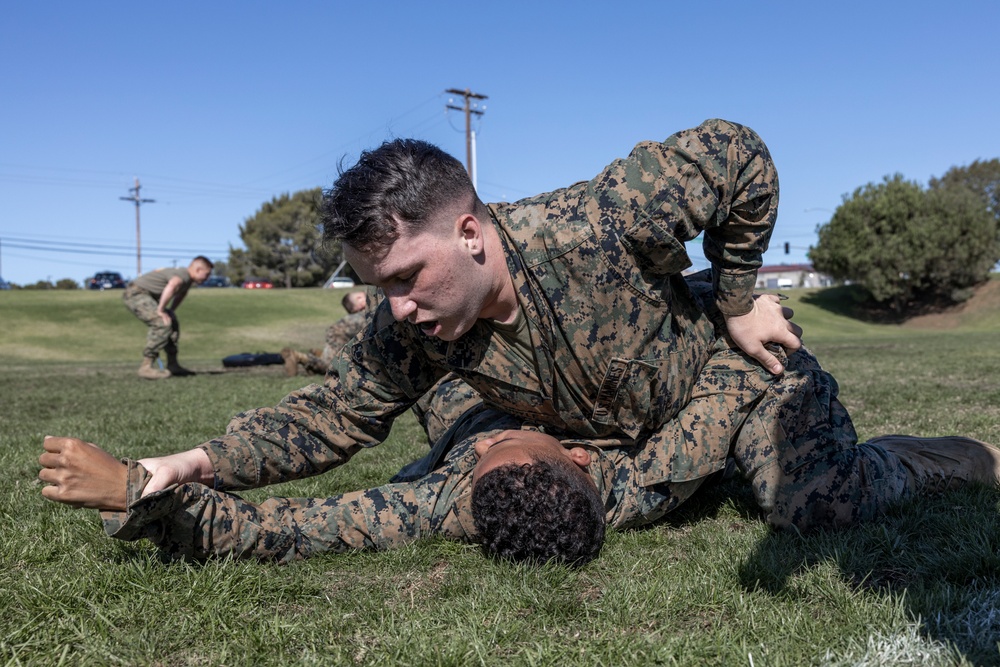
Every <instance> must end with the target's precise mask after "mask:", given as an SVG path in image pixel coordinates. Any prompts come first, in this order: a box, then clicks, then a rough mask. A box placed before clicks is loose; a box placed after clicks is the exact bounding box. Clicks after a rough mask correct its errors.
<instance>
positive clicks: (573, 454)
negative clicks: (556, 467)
mask: <svg viewBox="0 0 1000 667" xmlns="http://www.w3.org/2000/svg"><path fill="white" fill-rule="evenodd" d="M567 453H568V454H569V458H570V460H572V461H573V463H575V464H577V465H578V466H580V467H581V468H586V467H587V466H589V465H590V452H588V451H587V450H586V449H584V448H583V447H571V448H570V449H569V450H567Z"/></svg>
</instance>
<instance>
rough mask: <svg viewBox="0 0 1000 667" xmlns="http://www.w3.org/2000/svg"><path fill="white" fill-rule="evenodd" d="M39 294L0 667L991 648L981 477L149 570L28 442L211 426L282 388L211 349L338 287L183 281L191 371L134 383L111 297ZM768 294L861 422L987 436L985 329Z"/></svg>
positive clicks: (3, 424) (19, 387)
mask: <svg viewBox="0 0 1000 667" xmlns="http://www.w3.org/2000/svg"><path fill="white" fill-rule="evenodd" d="M282 293H283V294H282ZM11 294H13V296H14V298H13V299H7V298H6V297H7V296H9V295H11ZM52 294H53V293H34V294H29V293H23V292H22V293H0V468H2V469H3V470H4V475H2V476H0V665H56V664H60V663H61V664H95V665H105V664H156V665H206V664H211V665H216V664H218V665H222V664H240V665H242V664H254V665H289V664H324V665H327V664H331V665H341V664H348V665H349V664H380V665H384V664H408V665H411V664H412V665H469V664H490V665H501V664H502V665H507V664H514V665H626V664H635V665H647V664H663V665H749V664H751V661H752V663H753V664H754V665H757V666H761V665H768V666H770V665H788V666H792V665H795V666H797V665H821V664H822V665H914V664H920V665H959V664H976V665H991V664H998V663H1000V653H998V650H997V640H998V638H1000V620H998V619H1000V616H998V615H997V614H996V612H995V609H996V605H997V600H998V599H1000V557H998V556H997V554H998V553H1000V520H998V508H1000V492H998V491H995V490H988V489H968V490H965V491H962V492H955V493H951V494H949V495H947V496H943V497H938V498H933V499H924V498H921V499H917V500H915V501H914V502H912V503H910V504H909V505H907V506H904V507H900V508H897V509H895V510H893V512H891V513H890V515H889V516H888V517H886V518H885V519H884V520H882V521H880V522H877V523H873V524H869V525H866V526H860V527H858V528H855V529H852V530H848V531H844V532H841V533H836V534H822V533H821V534H818V535H811V536H807V537H799V536H795V535H790V534H775V533H772V532H771V531H769V530H768V529H767V528H766V526H765V525H764V524H763V522H762V520H761V517H760V514H759V512H758V510H757V509H756V507H755V506H754V504H753V501H752V498H751V496H750V494H749V492H748V490H747V489H746V487H745V486H744V485H743V484H742V483H741V482H739V481H738V480H733V481H730V482H726V483H724V484H722V485H716V486H712V487H710V488H707V489H705V491H704V492H703V493H701V494H700V495H699V496H698V497H696V498H695V499H694V500H693V501H692V502H691V503H689V504H687V505H685V506H683V507H682V508H681V509H680V510H679V511H678V512H676V513H674V514H673V515H671V516H670V517H668V519H667V520H666V521H664V522H663V523H662V524H660V525H657V526H654V527H652V528H649V529H646V530H639V531H627V532H614V533H611V534H610V535H609V539H608V542H607V544H606V546H605V549H604V551H603V553H602V555H601V557H600V558H599V559H598V560H597V561H595V562H594V563H592V564H590V565H588V566H587V567H585V568H583V569H582V570H578V571H573V570H566V569H564V568H558V567H547V568H541V569H539V568H530V567H522V566H512V565H508V564H504V563H497V562H492V561H488V560H486V559H484V558H483V557H482V556H481V555H480V554H479V552H478V550H477V549H476V548H475V547H474V546H469V545H462V544H457V543H453V542H448V541H445V540H429V541H427V542H423V543H420V544H416V545H413V546H410V547H407V548H404V549H400V550H397V551H393V552H387V553H356V554H343V555H330V556H321V557H317V558H315V559H312V560H310V561H308V562H304V563H297V564H293V565H291V566H286V567H278V566H274V565H268V564H258V563H237V562H228V561H213V562H209V563H205V564H185V563H177V562H170V561H168V560H165V559H163V558H162V557H161V556H160V555H159V554H158V553H157V552H156V550H155V549H153V548H152V547H151V546H149V545H148V544H144V543H135V544H132V543H120V542H116V541H113V540H110V539H108V538H106V537H104V535H103V532H102V531H101V528H100V524H99V522H98V520H97V517H96V514H95V513H93V512H89V511H73V510H70V509H68V508H66V507H62V506H57V505H55V504H52V503H49V502H46V501H44V500H43V499H42V498H41V496H40V493H39V485H38V483H37V482H36V481H35V476H36V475H37V471H38V466H37V463H36V461H37V457H38V454H39V453H40V447H41V439H42V437H43V436H44V435H45V434H55V435H76V436H79V437H83V438H86V439H89V440H92V441H94V442H98V443H100V444H102V445H103V446H105V447H106V448H107V449H109V450H110V451H112V452H113V453H114V454H115V455H119V456H130V457H141V456H147V455H154V454H161V453H166V452H170V451H175V450H178V449H181V448H187V447H190V446H192V445H194V444H197V443H199V442H202V441H204V440H206V439H208V438H210V437H213V436H215V435H218V434H220V433H222V432H223V431H224V429H225V427H226V424H227V422H228V420H229V418H230V417H231V416H233V415H234V414H236V413H237V412H240V411H242V410H246V409H248V408H252V407H256V406H261V405H271V404H274V403H275V402H276V401H278V400H279V399H280V398H281V397H282V396H284V395H285V394H286V393H287V392H289V391H291V390H293V389H295V388H297V387H299V386H301V385H302V384H303V383H304V382H306V381H307V380H306V379H305V378H286V377H285V376H284V374H283V373H282V369H281V367H277V366H275V367H265V368H260V369H253V370H251V371H225V372H223V371H222V370H221V367H220V364H219V360H220V359H221V357H222V356H225V355H226V354H231V353H233V352H240V351H248V350H255V349H258V348H257V347H253V346H251V347H247V346H248V345H249V344H250V343H249V342H248V341H259V349H263V350H269V351H275V350H276V349H280V347H281V346H283V345H284V344H287V343H286V342H285V340H286V339H285V336H286V335H287V336H292V335H300V336H301V339H302V340H303V343H304V345H307V346H317V345H319V344H321V342H322V331H323V328H324V327H325V326H326V324H327V323H328V322H329V320H331V319H332V318H334V317H337V316H339V314H340V310H339V308H340V307H339V296H335V295H332V294H328V293H323V292H321V291H319V290H292V291H285V290H282V291H278V290H275V292H274V293H244V292H240V291H239V290H212V291H205V292H197V293H194V294H192V296H191V300H190V301H189V302H188V303H185V304H184V306H183V307H182V310H181V320H182V326H183V327H184V336H185V337H184V338H183V339H182V353H186V354H187V355H188V358H189V359H192V360H194V361H195V362H196V363H195V365H196V366H199V365H200V366H203V367H204V368H205V369H206V370H214V371H216V372H213V373H207V372H206V373H203V374H200V375H197V376H195V377H191V378H185V379H178V380H169V381H163V382H148V381H143V380H140V379H139V378H137V377H136V376H135V369H134V366H135V363H134V361H135V357H136V355H137V354H138V350H139V349H141V345H142V337H143V335H144V332H143V331H142V326H141V325H140V324H139V323H138V322H136V321H135V320H134V319H133V318H132V316H131V315H130V314H129V313H128V312H127V311H125V309H124V307H123V306H122V305H121V303H120V300H119V299H120V296H119V295H110V296H109V293H107V292H105V293H93V294H86V293H75V294H74V293H69V294H65V293H64V294H58V293H57V294H56V295H55V296H52ZM792 296H793V298H792V300H791V302H792V303H793V304H794V306H795V308H796V312H797V315H796V319H798V320H799V321H800V322H803V323H804V324H803V325H804V326H805V327H806V340H807V342H809V344H810V345H811V346H812V348H813V349H814V351H816V352H817V354H818V356H819V357H820V359H821V360H823V361H824V362H825V363H826V365H827V366H828V367H830V368H831V369H833V370H834V372H835V373H836V375H837V377H838V379H839V381H840V386H841V392H842V397H843V398H844V400H845V402H846V404H847V405H848V406H849V407H850V408H851V409H852V412H853V415H854V417H855V421H856V424H857V427H858V431H859V433H860V434H861V435H862V436H870V435H875V434H879V433H887V432H898V431H902V432H913V433H924V434H927V435H938V434H943V433H963V434H967V435H971V436H974V437H978V438H981V439H985V440H992V441H994V442H1000V383H998V382H997V381H996V378H997V377H1000V345H998V344H997V343H998V342H1000V339H998V336H997V334H996V333H995V331H997V329H993V330H988V329H985V328H982V327H979V326H976V327H960V328H958V329H956V330H949V331H944V332H927V331H912V330H910V329H907V328H906V327H898V326H892V327H887V326H883V325H873V324H865V323H854V322H851V321H849V320H846V319H844V318H843V317H842V316H839V315H832V314H830V313H829V312H828V311H822V310H819V309H818V308H817V307H816V306H814V305H809V304H805V303H801V302H800V301H799V295H797V294H796V293H795V292H794V291H793V292H792ZM75 300H79V301H75ZM105 319H106V321H105ZM305 327H312V329H309V331H311V332H313V333H309V334H306V333H303V332H305V331H307V329H306V328H305ZM251 329H255V330H256V331H255V333H250V332H249V330H251ZM32 330H36V331H38V332H43V333H44V334H45V339H44V341H43V342H41V343H36V342H34V341H33V337H32V334H31V331H32ZM244 330H246V331H244ZM314 335H315V337H313V336H314ZM234 341H236V342H234ZM38 350H43V351H46V354H48V356H46V357H44V358H41V359H39V358H37V357H36V356H35V355H39V354H42V353H41V352H38ZM425 447H426V445H425V444H424V443H423V442H422V439H421V433H420V431H419V429H418V428H417V427H416V424H415V422H414V421H413V420H412V419H411V418H410V417H409V416H408V415H407V416H406V417H405V418H404V419H403V420H401V422H400V423H399V424H397V428H396V429H395V431H394V433H393V437H392V438H391V440H390V441H389V442H387V443H385V444H383V445H381V446H379V447H377V448H374V449H372V450H367V451H363V452H361V453H360V454H359V455H358V456H357V457H356V459H355V460H354V461H352V462H351V463H350V464H348V465H347V466H345V467H343V468H339V469H336V470H334V471H332V472H330V473H328V474H326V475H322V476H320V477H317V478H313V479H310V480H304V481H301V482H296V483H291V484H285V485H281V486H280V487H275V488H272V489H266V490H261V491H254V492H251V493H249V494H247V496H248V497H249V498H251V499H255V498H262V497H264V496H265V495H267V494H269V493H280V494H283V495H303V496H324V495H330V494H333V493H338V492H341V491H345V490H350V489H355V488H361V487H365V486H369V485H374V484H378V483H381V482H383V481H385V480H386V479H387V478H388V477H389V476H390V475H391V474H392V473H393V472H394V471H395V470H396V469H398V467H399V466H400V465H402V464H403V463H405V462H407V461H408V460H410V459H412V458H413V457H415V456H416V455H418V454H419V453H421V452H422V451H424V448H425Z"/></svg>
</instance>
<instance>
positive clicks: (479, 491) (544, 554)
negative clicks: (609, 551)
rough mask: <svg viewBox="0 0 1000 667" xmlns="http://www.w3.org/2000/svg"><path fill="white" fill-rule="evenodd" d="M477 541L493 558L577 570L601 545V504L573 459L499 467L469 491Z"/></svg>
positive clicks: (603, 522)
mask: <svg viewBox="0 0 1000 667" xmlns="http://www.w3.org/2000/svg"><path fill="white" fill-rule="evenodd" d="M472 517H473V520H474V522H475V525H476V531H477V532H478V533H479V542H480V543H481V545H482V548H483V551H485V552H486V554H487V555H489V556H493V557H496V558H501V559H507V560H513V561H528V562H532V563H545V562H548V561H553V562H559V563H565V564H567V565H572V566H581V565H584V564H585V563H587V562H589V561H591V560H593V559H594V558H596V557H597V555H598V554H599V553H600V551H601V546H602V545H603V544H604V528H605V516H604V504H603V503H602V502H601V498H600V495H599V494H598V493H597V488H596V487H595V486H594V484H593V482H592V481H591V480H590V479H589V478H588V477H587V474H586V473H584V472H583V471H582V470H581V469H580V468H578V467H577V466H576V465H575V464H574V463H573V462H572V461H561V460H555V459H542V458H538V459H536V460H535V461H534V462H533V463H525V464H522V465H518V464H514V463H510V464H506V465H502V466H498V467H496V468H494V469H493V470H490V471H489V472H487V473H486V474H484V475H483V476H482V477H480V478H479V479H478V480H477V481H476V483H475V486H474V487H473V490H472Z"/></svg>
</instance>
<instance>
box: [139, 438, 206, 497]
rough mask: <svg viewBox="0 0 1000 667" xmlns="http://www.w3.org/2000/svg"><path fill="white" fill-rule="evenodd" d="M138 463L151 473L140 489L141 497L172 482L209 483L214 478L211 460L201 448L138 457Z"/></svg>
mask: <svg viewBox="0 0 1000 667" xmlns="http://www.w3.org/2000/svg"><path fill="white" fill-rule="evenodd" d="M138 463H139V465H141V466H142V467H143V468H145V469H146V470H148V471H149V473H150V474H151V475H152V478H151V479H150V480H149V482H147V483H146V488H144V489H143V490H142V497H143V498H145V497H146V496H148V495H149V494H151V493H153V492H154V491H161V490H163V489H165V488H167V487H168V486H171V485H173V484H186V483H188V482H200V483H202V484H208V485H211V484H212V482H213V481H214V479H215V470H214V469H213V468H212V462H211V461H210V460H209V458H208V454H206V453H205V451H204V450H202V449H190V450H188V451H186V452H180V453H179V454H171V455H170V456H159V457H156V458H149V459H139V461H138Z"/></svg>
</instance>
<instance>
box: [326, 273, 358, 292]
mask: <svg viewBox="0 0 1000 667" xmlns="http://www.w3.org/2000/svg"><path fill="white" fill-rule="evenodd" d="M323 287H326V288H329V289H342V288H345V287H354V281H353V280H351V279H350V278H345V277H344V276H337V277H336V278H330V279H329V280H327V281H326V284H325V285H323Z"/></svg>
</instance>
